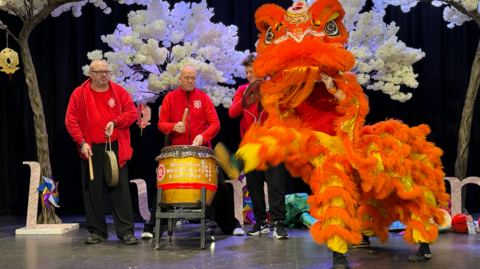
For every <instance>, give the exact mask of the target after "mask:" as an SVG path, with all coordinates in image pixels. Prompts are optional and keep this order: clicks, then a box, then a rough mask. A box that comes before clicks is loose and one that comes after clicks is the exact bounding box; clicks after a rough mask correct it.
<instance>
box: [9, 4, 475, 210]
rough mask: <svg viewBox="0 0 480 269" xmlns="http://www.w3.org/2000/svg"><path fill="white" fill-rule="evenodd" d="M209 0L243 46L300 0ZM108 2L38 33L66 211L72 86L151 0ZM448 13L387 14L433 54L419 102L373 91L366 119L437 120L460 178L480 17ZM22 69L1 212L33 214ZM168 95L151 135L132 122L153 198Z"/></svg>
mask: <svg viewBox="0 0 480 269" xmlns="http://www.w3.org/2000/svg"><path fill="white" fill-rule="evenodd" d="M169 2H170V4H174V3H175V2H180V1H169ZM195 2H199V1H195ZM207 3H208V6H209V7H213V8H214V12H215V16H214V17H213V18H212V20H213V21H214V22H222V23H224V24H226V25H231V24H233V25H237V26H238V36H239V43H238V45H237V47H236V49H237V50H246V49H249V50H250V51H254V50H255V47H254V44H255V42H256V40H257V34H258V31H257V29H256V28H255V24H254V14H255V11H256V9H257V8H258V7H260V6H261V5H263V4H265V3H276V4H278V5H280V6H282V7H284V8H288V7H289V6H290V5H291V3H292V1H291V0H281V1H267V0H254V1H253V0H228V1H225V0H208V1H207ZM107 4H108V5H109V6H111V8H112V13H111V14H109V15H106V14H103V13H102V12H101V10H99V9H97V8H95V7H94V6H93V5H91V4H87V5H86V6H85V7H84V8H83V10H82V12H83V15H82V16H81V17H79V18H74V17H73V16H72V14H71V12H67V13H64V14H62V15H60V16H59V17H58V18H52V17H48V18H46V19H45V20H44V21H43V22H41V23H40V24H39V25H38V26H37V27H36V28H35V29H34V30H33V31H32V33H31V36H30V49H31V52H32V57H33V63H34V65H35V68H36V72H37V77H38V83H39V87H40V92H41V95H42V100H43V106H44V113H45V119H46V125H47V132H48V141H49V148H50V159H51V165H52V171H53V177H54V179H55V180H57V181H58V182H59V192H60V206H61V207H60V208H59V209H58V210H57V213H58V214H59V215H65V214H83V213H84V209H83V198H82V194H81V189H80V188H81V182H80V160H79V155H78V153H77V149H76V145H75V144H74V142H73V141H72V139H71V138H70V136H69V135H68V133H67V131H66V128H65V124H64V121H65V112H66V109H67V105H68V101H69V97H70V95H71V93H72V92H73V90H74V89H75V88H76V87H77V86H78V85H80V84H81V83H82V82H84V81H85V80H86V79H87V77H85V76H84V75H83V73H82V70H81V67H82V66H83V65H86V64H89V60H88V58H87V56H86V54H87V53H88V52H90V51H92V50H95V49H100V50H103V51H104V52H106V51H110V48H109V47H108V46H107V45H106V44H104V43H103V42H102V41H101V39H100V36H101V35H107V34H111V33H113V31H114V30H115V27H116V25H117V24H119V23H123V24H126V23H127V14H128V12H130V11H131V10H136V9H141V8H145V7H141V6H126V5H119V4H117V3H116V2H114V1H107ZM442 12H443V9H442V8H436V7H433V6H432V5H430V4H428V3H419V4H418V6H417V7H415V8H413V9H412V11H411V12H410V13H403V12H401V11H400V9H399V8H396V7H390V8H389V9H388V10H387V15H386V18H385V19H386V21H387V22H390V21H395V22H396V23H397V25H398V26H400V31H399V33H398V37H399V38H400V39H401V40H403V41H404V42H405V43H406V44H407V45H408V46H410V47H413V48H422V49H423V51H425V52H426V57H425V58H424V59H422V60H421V61H420V62H419V63H416V64H415V65H414V69H415V72H416V73H418V74H419V77H418V81H419V83H420V85H419V87H418V88H417V89H414V90H411V89H406V88H405V89H403V90H405V91H411V92H413V98H412V99H411V100H410V101H408V102H406V103H399V102H397V101H392V100H391V99H390V98H389V97H388V96H387V95H385V94H383V93H381V92H374V91H369V90H367V91H366V93H367V94H368V96H369V98H370V106H371V110H370V114H369V116H368V117H367V123H375V122H378V121H382V120H385V119H386V118H396V119H401V120H403V121H404V122H405V123H407V124H409V125H410V126H415V125H418V124H421V123H426V124H429V125H430V127H431V129H432V133H431V134H430V135H429V139H430V140H431V141H433V142H434V143H436V144H437V145H438V146H439V147H440V148H442V149H443V150H444V156H443V158H442V160H443V163H444V166H445V173H446V175H447V176H454V172H453V171H454V170H453V167H454V163H455V158H456V147H457V140H458V130H459V126H460V119H461V114H462V108H463V104H464V98H465V93H466V90H467V86H468V81H469V75H470V67H471V64H472V61H473V59H474V55H475V50H476V48H477V44H478V41H479V33H478V32H479V30H478V26H477V25H475V23H473V22H467V23H466V24H464V25H462V26H460V27H455V28H454V29H448V28H447V23H446V22H445V21H444V20H443V18H442ZM0 20H1V21H2V22H4V23H6V24H7V25H8V27H9V29H10V30H11V31H12V32H13V33H14V34H15V35H18V33H19V32H20V29H21V26H22V23H21V21H20V20H19V19H18V18H17V17H14V16H11V15H8V14H7V13H6V12H3V11H0ZM5 41H6V40H5V31H0V50H1V49H3V47H4V46H5ZM8 43H9V47H10V48H12V49H14V50H15V51H17V52H18V51H19V47H18V44H17V43H16V41H15V40H14V39H13V38H11V37H10V38H9V42H8ZM20 68H21V69H20V70H19V71H17V72H16V73H15V74H14V76H13V79H12V81H11V82H9V81H8V76H7V75H6V74H5V73H3V72H2V73H1V74H0V214H10V213H15V214H25V212H26V210H27V197H28V186H29V175H30V169H29V168H28V166H26V165H23V164H22V162H23V161H36V145H35V136H34V128H33V114H32V109H31V107H30V102H29V99H28V90H27V85H26V83H25V76H24V75H23V66H22V65H20ZM244 83H246V80H241V79H240V80H238V83H237V85H235V87H238V86H239V85H242V84H244ZM161 101H162V100H161V99H159V100H157V102H156V103H155V104H149V106H150V107H151V108H152V119H151V123H152V125H151V126H148V127H147V128H146V129H144V130H143V136H140V129H139V127H138V126H137V125H136V124H134V125H132V126H131V127H130V130H131V138H132V147H133V148H134V152H133V158H132V160H131V161H130V162H129V176H130V179H136V178H142V179H144V180H145V181H146V182H147V185H148V193H149V196H150V197H152V195H153V193H154V191H155V168H156V165H157V164H156V162H155V161H154V159H155V157H156V156H157V155H158V154H159V152H160V150H161V148H162V146H163V135H162V134H161V133H160V131H158V129H157V127H156V123H157V122H158V107H159V106H160V104H161ZM477 103H478V101H477ZM476 106H477V109H476V110H475V113H474V116H473V117H474V118H473V126H472V136H471V142H470V157H469V164H468V171H467V176H480V165H478V163H480V153H479V151H478V149H479V146H480V135H479V134H480V123H479V120H478V119H479V113H480V111H479V109H478V104H477V105H476ZM217 113H218V116H219V118H220V121H221V125H222V128H221V130H220V133H219V134H218V135H217V136H216V137H215V139H214V140H213V144H214V145H215V144H216V143H217V142H219V141H223V142H224V143H225V144H226V145H227V146H228V147H229V148H230V149H231V150H232V151H233V150H236V148H237V147H238V144H239V142H240V130H239V119H230V118H229V116H228V110H227V109H225V108H223V107H222V106H220V107H218V108H217ZM131 186H132V202H133V204H134V208H136V210H137V211H138V206H137V204H138V203H137V196H136V194H135V193H136V188H135V187H134V185H131ZM286 188H287V193H294V192H308V191H309V188H308V186H306V185H305V184H304V183H303V182H302V181H301V180H300V179H293V178H289V179H288V180H287V187H286ZM468 191H469V192H468V196H467V209H468V210H469V211H471V212H476V211H480V187H478V186H469V188H468Z"/></svg>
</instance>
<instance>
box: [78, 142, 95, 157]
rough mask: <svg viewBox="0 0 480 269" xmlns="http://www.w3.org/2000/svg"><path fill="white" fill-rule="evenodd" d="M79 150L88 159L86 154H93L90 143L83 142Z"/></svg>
mask: <svg viewBox="0 0 480 269" xmlns="http://www.w3.org/2000/svg"><path fill="white" fill-rule="evenodd" d="M81 152H82V154H83V155H85V157H87V159H88V156H92V155H93V153H92V149H91V148H90V145H89V144H87V143H85V144H83V146H82V149H81Z"/></svg>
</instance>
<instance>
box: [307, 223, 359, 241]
mask: <svg viewBox="0 0 480 269" xmlns="http://www.w3.org/2000/svg"><path fill="white" fill-rule="evenodd" d="M310 233H311V234H312V238H313V240H314V241H315V242H317V243H318V244H323V243H325V242H326V241H327V240H328V239H330V238H332V237H333V236H334V235H338V236H340V237H341V238H342V239H343V240H345V241H347V242H348V243H351V244H360V242H362V235H361V234H360V233H359V232H358V231H351V230H347V229H345V228H342V227H340V226H338V225H328V226H327V227H325V229H322V222H321V221H317V222H316V223H315V224H314V225H313V226H312V227H311V228H310Z"/></svg>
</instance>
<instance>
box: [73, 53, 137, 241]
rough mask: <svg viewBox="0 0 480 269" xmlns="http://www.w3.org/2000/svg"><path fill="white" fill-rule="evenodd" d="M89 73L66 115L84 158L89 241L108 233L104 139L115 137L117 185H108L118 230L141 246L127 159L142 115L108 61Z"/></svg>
mask: <svg viewBox="0 0 480 269" xmlns="http://www.w3.org/2000/svg"><path fill="white" fill-rule="evenodd" d="M88 74H89V75H90V78H89V79H88V80H87V81H85V82H84V83H83V84H82V85H81V86H80V87H78V88H76V89H75V91H73V93H72V95H71V97H70V101H69V103H68V108H67V115H66V117H65V125H66V126H67V131H68V133H69V134H70V136H71V137H72V138H73V140H74V141H75V143H76V144H77V145H78V151H79V152H80V157H81V168H82V169H81V171H82V189H83V200H84V203H85V218H86V221H87V230H88V231H89V232H90V235H89V236H88V237H87V238H86V239H85V243H86V244H96V243H100V242H103V241H105V240H106V238H107V237H108V231H107V223H106V221H105V210H104V207H103V189H104V185H105V180H104V174H103V173H104V171H103V158H104V152H105V143H107V142H108V140H107V137H110V140H111V142H112V143H111V148H112V150H113V151H114V153H115V155H116V157H117V160H118V184H117V185H116V186H114V187H107V191H108V196H109V198H110V202H111V204H112V210H113V220H114V224H115V230H116V233H117V237H118V238H119V239H121V241H122V242H124V243H125V244H127V245H132V244H137V243H138V242H137V239H136V238H135V236H134V232H133V226H134V220H133V210H132V204H131V201H130V189H129V181H128V170H127V161H128V160H130V158H131V157H132V151H133V149H132V148H131V147H130V131H129V129H128V128H129V126H130V125H132V123H133V122H134V121H135V119H136V117H137V112H136V109H135V105H134V103H133V101H132V98H131V97H130V94H128V92H127V91H126V90H125V89H123V88H122V87H121V86H119V85H117V84H115V83H113V82H112V81H110V79H109V75H110V71H109V70H108V65H107V63H106V62H104V61H93V62H92V64H91V65H90V71H88ZM89 157H91V159H92V166H93V175H94V179H93V180H91V179H90V176H89V164H88V159H89Z"/></svg>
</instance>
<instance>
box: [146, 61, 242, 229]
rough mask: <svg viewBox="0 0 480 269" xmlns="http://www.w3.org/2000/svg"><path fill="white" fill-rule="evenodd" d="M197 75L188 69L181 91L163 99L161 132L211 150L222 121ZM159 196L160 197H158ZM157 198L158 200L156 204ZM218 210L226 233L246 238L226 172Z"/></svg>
mask: <svg viewBox="0 0 480 269" xmlns="http://www.w3.org/2000/svg"><path fill="white" fill-rule="evenodd" d="M196 79H197V72H196V71H195V69H194V68H193V67H191V66H185V67H184V68H182V70H181V71H180V77H179V78H178V80H179V82H180V88H178V89H176V90H174V91H172V92H170V93H168V94H167V95H166V96H165V98H164V99H163V103H162V108H161V110H160V119H159V120H158V129H159V130H160V131H161V132H162V133H164V134H170V144H171V145H172V146H176V145H194V146H204V147H210V148H211V143H210V140H211V139H212V138H213V137H215V135H216V134H217V133H218V131H220V121H219V120H218V116H217V112H216V111H215V107H214V106H213V103H212V101H211V100H210V97H208V95H207V94H206V93H204V92H202V91H200V90H198V89H196V88H195V85H196ZM185 108H188V115H187V119H186V121H185V124H183V123H182V119H183V114H184V111H185ZM155 196H156V195H155ZM156 200H157V198H156V197H154V200H153V201H156ZM211 205H212V207H213V208H215V222H216V223H217V224H218V227H219V228H220V229H221V230H222V231H223V232H224V233H225V234H233V235H244V234H245V232H244V231H243V230H242V228H241V226H240V223H239V222H238V220H237V219H236V218H235V214H234V210H233V197H232V196H231V195H230V193H229V192H228V188H227V185H226V184H225V179H224V177H223V173H222V172H221V171H220V172H219V173H218V186H217V192H216V194H215V197H214V198H213V201H212V204H211ZM155 210H156V206H155V205H154V206H152V216H155V212H154V211H155ZM154 226H155V218H151V219H150V222H149V223H146V224H145V228H144V232H143V233H142V238H152V237H153V227H154Z"/></svg>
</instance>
